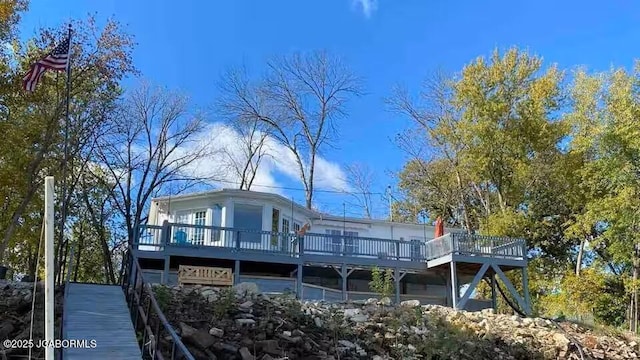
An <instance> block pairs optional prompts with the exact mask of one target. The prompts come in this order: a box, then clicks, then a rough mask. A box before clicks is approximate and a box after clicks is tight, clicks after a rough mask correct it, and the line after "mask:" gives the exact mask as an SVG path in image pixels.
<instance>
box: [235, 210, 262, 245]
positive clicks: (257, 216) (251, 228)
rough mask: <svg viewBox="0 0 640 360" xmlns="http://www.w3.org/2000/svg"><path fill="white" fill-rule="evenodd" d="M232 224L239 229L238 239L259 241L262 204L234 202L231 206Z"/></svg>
mask: <svg viewBox="0 0 640 360" xmlns="http://www.w3.org/2000/svg"><path fill="white" fill-rule="evenodd" d="M233 224H234V225H233V226H234V227H235V228H236V229H238V230H240V240H241V241H250V242H260V241H261V231H262V206H256V205H247V204H235V206H234V208H233Z"/></svg>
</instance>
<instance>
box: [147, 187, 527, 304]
mask: <svg viewBox="0 0 640 360" xmlns="http://www.w3.org/2000/svg"><path fill="white" fill-rule="evenodd" d="M434 233H435V228H434V227H432V226H428V225H425V224H405V223H394V222H389V221H383V220H371V219H358V218H349V217H343V216H334V215H328V214H322V213H320V212H317V211H314V210H310V209H307V208H305V207H302V206H300V205H298V204H296V203H294V202H292V201H291V200H287V199H286V198H284V197H282V196H280V195H276V194H270V193H262V192H254V191H244V190H235V189H222V190H216V191H210V192H204V193H195V194H186V195H180V196H173V197H164V198H156V199H154V200H153V201H152V203H151V207H150V214H149V220H148V223H147V224H146V225H144V226H142V228H141V229H139V232H138V234H139V237H138V239H137V241H136V242H135V244H134V248H135V252H136V255H137V256H138V258H139V259H140V262H141V265H142V267H143V268H144V269H145V276H146V277H147V279H148V280H150V281H153V282H158V283H165V284H175V283H177V278H178V275H177V272H178V269H179V268H180V266H182V267H185V266H204V267H216V268H223V269H228V271H229V273H232V274H233V281H234V282H235V283H238V282H255V283H257V284H258V286H259V287H260V290H262V291H263V292H278V293H282V292H291V293H295V294H296V295H297V296H298V297H299V298H301V299H305V300H327V301H337V300H347V299H351V300H357V299H365V298H369V297H372V296H374V295H375V294H372V293H371V290H370V289H369V282H370V280H371V269H372V268H374V267H378V268H381V269H392V270H393V274H394V282H395V296H394V297H395V300H396V301H400V300H406V299H418V300H420V301H421V302H422V303H431V304H440V305H449V306H453V307H456V308H465V309H469V310H476V309H480V308H486V307H492V306H493V305H492V301H479V300H474V299H471V298H470V295H471V293H472V291H473V289H474V288H475V286H476V285H477V284H478V283H479V282H480V281H481V280H482V279H483V278H484V279H486V280H487V281H489V282H490V283H492V284H493V282H494V279H495V277H496V276H498V277H500V278H501V279H502V281H503V282H504V283H505V285H507V288H508V289H509V291H510V292H512V293H513V294H514V295H515V298H516V300H517V301H518V302H519V305H520V306H521V308H522V309H528V308H529V299H528V294H527V293H526V292H525V294H524V296H520V295H519V294H517V293H516V291H515V288H514V287H513V286H512V285H511V283H509V281H508V279H506V277H505V276H504V271H509V270H515V269H519V270H521V271H522V272H523V275H524V276H523V279H524V281H525V285H526V264H527V260H526V256H525V251H526V248H525V244H524V241H523V240H521V239H510V238H498V237H484V236H478V235H469V234H467V233H465V232H463V231H462V230H460V229H445V232H444V235H443V236H440V237H438V238H434ZM464 284H469V285H468V286H467V287H466V288H467V290H466V291H464V293H462V294H461V291H460V289H461V287H462V285H464ZM524 288H525V289H526V286H525V287H524ZM494 293H495V291H494ZM494 300H495V297H494Z"/></svg>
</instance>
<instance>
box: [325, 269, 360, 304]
mask: <svg viewBox="0 0 640 360" xmlns="http://www.w3.org/2000/svg"><path fill="white" fill-rule="evenodd" d="M331 268H332V269H333V270H335V271H336V272H337V273H338V275H340V278H341V279H342V300H344V301H347V299H348V296H347V295H348V291H347V290H348V289H347V281H348V280H349V275H351V274H353V272H354V271H355V270H356V269H351V270H347V264H342V265H341V266H340V269H338V268H337V267H336V266H331Z"/></svg>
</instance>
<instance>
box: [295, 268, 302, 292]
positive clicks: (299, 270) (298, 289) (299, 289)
mask: <svg viewBox="0 0 640 360" xmlns="http://www.w3.org/2000/svg"><path fill="white" fill-rule="evenodd" d="M302 267H303V266H302V264H298V268H297V269H296V297H297V298H298V300H302Z"/></svg>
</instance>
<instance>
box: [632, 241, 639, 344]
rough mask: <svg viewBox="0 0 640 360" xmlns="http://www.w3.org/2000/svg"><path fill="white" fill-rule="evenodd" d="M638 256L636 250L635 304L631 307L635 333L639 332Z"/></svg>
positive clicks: (634, 266)
mask: <svg viewBox="0 0 640 360" xmlns="http://www.w3.org/2000/svg"><path fill="white" fill-rule="evenodd" d="M637 281H638V256H637V250H636V256H635V257H634V259H633V301H632V302H633V306H632V307H631V324H632V328H631V331H633V333H634V334H635V333H637V332H638V286H637Z"/></svg>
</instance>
